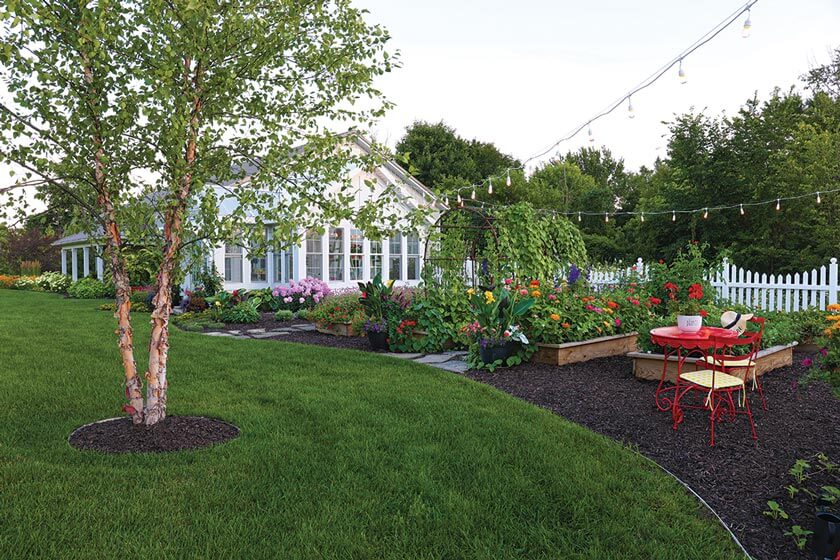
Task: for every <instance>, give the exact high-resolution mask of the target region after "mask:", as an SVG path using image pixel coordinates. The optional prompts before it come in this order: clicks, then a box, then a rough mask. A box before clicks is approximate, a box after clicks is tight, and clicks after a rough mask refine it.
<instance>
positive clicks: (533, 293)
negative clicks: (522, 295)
mask: <svg viewBox="0 0 840 560" xmlns="http://www.w3.org/2000/svg"><path fill="white" fill-rule="evenodd" d="M531 295H532V296H533V297H540V296H541V295H542V292H540V291H539V290H534V291H533V292H531Z"/></svg>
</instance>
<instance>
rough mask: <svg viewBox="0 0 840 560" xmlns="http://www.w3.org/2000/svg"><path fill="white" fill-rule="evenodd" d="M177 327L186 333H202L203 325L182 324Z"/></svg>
mask: <svg viewBox="0 0 840 560" xmlns="http://www.w3.org/2000/svg"><path fill="white" fill-rule="evenodd" d="M178 326H179V327H180V328H181V329H182V330H185V331H187V332H204V325H203V324H200V323H184V324H183V325H178Z"/></svg>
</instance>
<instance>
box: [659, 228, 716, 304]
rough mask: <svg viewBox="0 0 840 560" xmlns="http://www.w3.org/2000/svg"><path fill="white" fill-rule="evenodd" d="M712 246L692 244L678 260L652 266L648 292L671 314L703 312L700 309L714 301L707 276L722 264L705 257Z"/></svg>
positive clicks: (680, 253)
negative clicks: (704, 253) (704, 254)
mask: <svg viewBox="0 0 840 560" xmlns="http://www.w3.org/2000/svg"><path fill="white" fill-rule="evenodd" d="M706 249H708V245H706V244H703V245H701V244H699V243H696V242H695V243H689V244H688V245H687V246H686V248H685V249H683V250H681V251H680V252H679V253H678V254H677V256H676V258H675V259H674V261H673V262H672V263H670V264H666V263H665V262H663V261H660V262H658V263H653V264H652V265H651V266H650V271H649V275H648V281H647V282H646V284H645V286H644V288H645V291H646V292H647V293H648V294H649V295H650V296H652V297H654V298H655V299H657V300H659V301H660V303H662V302H664V304H663V308H662V309H659V310H658V311H660V312H664V311H665V309H664V308H667V310H668V311H669V312H671V313H677V314H680V315H702V313H700V310H701V309H703V308H704V307H705V306H707V305H709V304H710V303H711V302H712V295H713V294H714V290H713V289H712V286H711V284H709V281H708V280H706V277H707V275H708V273H709V272H710V271H714V270H715V269H716V268H717V267H718V263H717V262H716V261H715V262H713V261H710V260H708V259H706V258H705V257H704V256H703V251H705V250H706Z"/></svg>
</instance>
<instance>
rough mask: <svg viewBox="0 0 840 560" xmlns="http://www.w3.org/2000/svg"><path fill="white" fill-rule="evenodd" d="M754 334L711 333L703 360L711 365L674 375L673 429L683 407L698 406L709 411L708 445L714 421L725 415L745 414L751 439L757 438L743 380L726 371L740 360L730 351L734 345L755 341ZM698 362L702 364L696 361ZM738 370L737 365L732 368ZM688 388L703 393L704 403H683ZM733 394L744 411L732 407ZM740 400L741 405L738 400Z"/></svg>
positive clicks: (675, 427)
mask: <svg viewBox="0 0 840 560" xmlns="http://www.w3.org/2000/svg"><path fill="white" fill-rule="evenodd" d="M755 338H756V334H755V333H747V334H745V335H742V336H741V337H739V338H736V339H733V338H732V337H721V336H713V337H711V338H710V347H709V349H708V350H707V351H706V352H705V354H706V355H705V356H704V358H703V361H704V362H707V363H708V364H709V365H711V367H710V368H708V369H698V370H696V371H689V372H683V373H681V374H680V375H679V376H678V377H677V388H676V394H675V397H674V398H675V403H674V410H673V417H674V429H675V430H676V429H677V427H678V426H679V424H680V423H681V422H682V420H683V409H691V408H699V409H704V410H708V411H709V431H710V438H711V441H710V444H709V445H712V446H714V444H715V422H716V421H719V420H722V419H723V418H724V417H725V416H726V415H727V414H728V415H729V416H730V419H731V420H733V421H734V420H735V418H736V416H737V415H738V414H745V415H746V416H747V418H748V419H749V422H750V431H751V433H752V437H753V439H758V436H757V435H756V433H755V423H754V422H753V417H752V411H751V410H750V403H749V398H748V396H747V390H746V383H745V380H744V378H741V377H738V376H737V375H733V374H731V373H727V372H726V371H725V370H726V368H727V367H728V364H729V363H731V362H737V361H740V360H741V359H742V358H741V357H739V356H732V355H731V354H729V352H731V348H732V346H733V345H738V344H750V345H752V344H754V343H755ZM709 350H711V355H709ZM698 363H702V362H700V361H698ZM734 369H737V368H734ZM691 391H698V392H701V393H704V394H705V395H706V397H705V399H704V401H703V404H702V405H701V406H698V405H682V404H680V399H682V397H684V396H685V395H686V394H687V393H689V392H691ZM733 395H737V397H738V403H739V405H742V406H743V408H744V410H738V408H740V406H739V407H736V406H735V399H734V398H733ZM741 401H743V404H742V403H741Z"/></svg>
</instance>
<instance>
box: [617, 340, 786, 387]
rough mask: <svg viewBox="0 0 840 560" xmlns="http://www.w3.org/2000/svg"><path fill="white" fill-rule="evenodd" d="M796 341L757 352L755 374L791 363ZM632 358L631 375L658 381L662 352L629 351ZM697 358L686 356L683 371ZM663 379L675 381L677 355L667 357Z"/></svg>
mask: <svg viewBox="0 0 840 560" xmlns="http://www.w3.org/2000/svg"><path fill="white" fill-rule="evenodd" d="M795 347H796V342H794V343H792V344H787V345H784V346H773V347H771V348H767V349H765V350H762V351H761V352H759V353H758V357H757V358H756V361H755V365H756V374H757V375H758V376H762V375H764V374H765V373H767V372H768V371H771V370H774V369H777V368H780V367H785V366H789V365H791V364H793V349H794V348H795ZM627 356H628V357H630V358H633V375H635V376H636V377H637V378H639V379H649V380H651V381H659V380H660V379H661V378H662V367H663V360H664V359H665V356H664V355H663V354H648V353H646V352H630V353H629V354H627ZM697 360H698V358H686V360H685V364H684V365H683V371H684V372H685V371H693V370H694V364H695V363H696V362H697ZM665 379H667V380H668V381H670V382H671V383H676V381H677V357H676V356H671V357H669V358H668V372H667V373H666V374H665Z"/></svg>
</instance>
